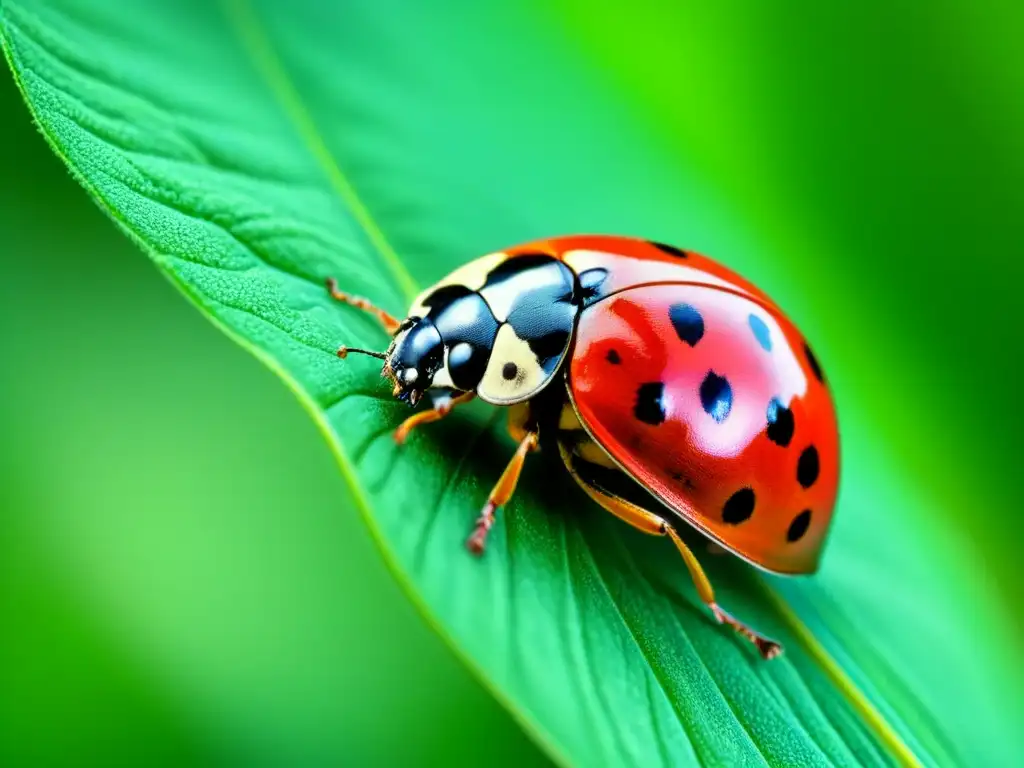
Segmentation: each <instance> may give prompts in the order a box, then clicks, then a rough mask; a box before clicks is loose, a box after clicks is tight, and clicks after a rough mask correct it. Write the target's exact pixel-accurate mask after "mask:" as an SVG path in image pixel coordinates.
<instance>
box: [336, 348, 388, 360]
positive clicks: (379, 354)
mask: <svg viewBox="0 0 1024 768" xmlns="http://www.w3.org/2000/svg"><path fill="white" fill-rule="evenodd" d="M349 352H358V353H359V354H361V355H369V356H370V357H376V358H377V359H378V360H387V356H386V355H385V354H384V353H383V352H371V351H370V350H368V349H358V348H356V347H338V357H340V358H342V359H344V358H346V357H348V353H349Z"/></svg>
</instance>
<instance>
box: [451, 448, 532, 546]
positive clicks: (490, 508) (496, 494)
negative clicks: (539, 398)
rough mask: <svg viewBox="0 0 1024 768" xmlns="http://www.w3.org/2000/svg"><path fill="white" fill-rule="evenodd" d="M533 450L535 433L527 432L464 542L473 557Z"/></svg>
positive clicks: (485, 540) (485, 537) (484, 541)
mask: <svg viewBox="0 0 1024 768" xmlns="http://www.w3.org/2000/svg"><path fill="white" fill-rule="evenodd" d="M535 450H537V433H536V432H527V433H526V435H525V436H524V437H523V439H522V440H521V441H520V443H519V447H518V448H517V449H516V452H515V455H514V456H513V457H512V460H511V461H509V463H508V466H507V467H505V471H504V472H502V473H501V478H500V479H499V480H498V482H497V483H496V484H495V486H494V488H493V489H492V490H491V495H490V496H488V497H487V503H486V504H485V505H484V508H483V510H481V512H480V517H478V518H477V520H476V527H475V528H474V529H473V533H472V534H471V535H470V537H469V538H468V539H467V540H466V546H467V547H468V548H469V551H470V552H472V553H473V554H474V555H481V554H483V551H484V545H485V544H486V543H487V533H488V532H489V531H490V530H491V527H492V526H493V525H494V513H495V512H496V511H497V510H498V507H503V506H505V505H506V504H507V503H508V500H509V499H511V498H512V494H513V493H514V492H515V490H516V483H518V482H519V474H520V473H521V472H522V471H523V464H525V463H526V456H527V454H529V453H531V452H532V451H535Z"/></svg>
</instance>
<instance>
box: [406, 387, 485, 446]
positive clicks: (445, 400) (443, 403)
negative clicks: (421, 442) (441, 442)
mask: <svg viewBox="0 0 1024 768" xmlns="http://www.w3.org/2000/svg"><path fill="white" fill-rule="evenodd" d="M474 397H475V394H474V393H473V392H463V393H462V394H461V395H458V396H456V397H452V396H451V395H447V396H444V397H439V398H437V399H436V400H434V407H433V408H432V409H430V410H429V411H420V412H419V413H415V414H413V415H412V416H410V417H409V418H408V419H406V420H405V421H403V422H402V423H401V425H400V426H399V427H398V429H396V430H395V434H394V438H395V442H396V443H398V444H399V445H401V444H402V443H404V442H405V440H406V438H408V437H409V433H410V432H412V431H413V430H414V429H416V427H418V426H420V425H421V424H429V423H431V422H434V421H440V420H441V419H443V418H444V417H445V416H447V415H448V414H449V413H451V412H452V408H454V407H455V406H456V405H459V404H461V403H468V402H469V401H470V400H472V399H473V398H474Z"/></svg>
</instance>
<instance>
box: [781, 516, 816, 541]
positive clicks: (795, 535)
mask: <svg viewBox="0 0 1024 768" xmlns="http://www.w3.org/2000/svg"><path fill="white" fill-rule="evenodd" d="M810 525H811V510H809V509H805V510H804V511H803V512H801V513H800V514H799V515H797V516H796V517H794V518H793V522H792V523H790V524H789V530H788V531H786V541H789V542H793V541H799V540H800V539H802V538H803V536H804V534H805V533H807V529H808V528H809V527H810Z"/></svg>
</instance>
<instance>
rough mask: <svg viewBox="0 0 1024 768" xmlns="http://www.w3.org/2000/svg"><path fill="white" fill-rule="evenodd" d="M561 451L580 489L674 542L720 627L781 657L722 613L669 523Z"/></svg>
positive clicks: (770, 643)
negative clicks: (610, 489)
mask: <svg viewBox="0 0 1024 768" xmlns="http://www.w3.org/2000/svg"><path fill="white" fill-rule="evenodd" d="M595 445H596V444H595ZM559 449H560V451H561V453H562V459H563V461H565V465H566V467H568V469H569V472H570V473H571V474H572V476H573V479H575V480H576V482H577V483H579V485H580V487H581V488H583V490H584V491H586V493H587V495H588V496H590V498H592V499H593V500H594V501H596V502H597V503H598V504H600V505H601V506H602V507H604V508H605V509H606V510H608V511H609V512H611V513H612V514H613V515H615V516H616V517H618V518H619V519H620V520H624V521H625V522H627V523H629V524H630V525H632V526H633V527H634V528H638V529H639V530H641V531H643V532H644V533H649V534H651V535H654V536H668V537H669V538H670V539H672V543H673V544H675V546H676V549H677V550H679V554H680V555H682V557H683V562H684V563H686V569H687V570H688V571H689V572H690V578H691V579H693V585H694V586H695V587H696V588H697V594H698V595H699V596H700V599H701V601H702V602H703V603H704V604H705V605H706V606H707V607H708V608H709V609H710V610H711V613H712V615H713V616H714V617H715V620H716V621H717V622H718V623H719V624H726V625H728V626H730V627H732V628H733V629H734V630H735V631H736V632H738V633H739V634H740V635H742V636H743V637H745V638H746V639H747V640H749V641H750V642H752V643H753V644H754V645H755V647H756V648H757V650H758V652H759V653H760V654H761V656H762V657H764V658H765V659H773V658H775V657H776V656H778V655H779V654H780V653H782V646H781V645H779V644H778V643H777V642H775V641H774V640H771V639H770V638H767V637H765V636H764V635H762V634H760V633H758V632H756V631H755V630H753V629H752V628H751V627H749V626H747V625H746V624H744V623H743V622H742V621H740V620H739V619H736V618H735V617H733V616H732V615H730V614H729V613H726V612H725V611H724V610H722V608H721V607H720V606H719V605H718V601H717V600H716V599H715V591H714V589H713V588H712V587H711V582H710V581H709V580H708V577H707V574H705V573H704V569H703V568H701V566H700V563H699V562H698V561H697V558H696V557H695V556H694V554H693V552H691V551H690V548H689V547H688V546H686V542H684V541H683V540H682V539H681V538H680V537H679V534H678V533H677V532H676V529H675V528H673V527H672V525H671V524H670V523H669V522H668V521H666V520H664V519H663V518H661V517H659V516H658V515H656V514H654V513H653V512H650V511H648V510H646V509H644V508H643V507H639V506H637V505H636V504H633V503H632V502H629V501H626V500H625V499H622V498H619V497H618V496H613V495H611V494H609V493H606V492H605V491H603V490H602V489H600V488H598V487H597V486H595V485H593V484H592V483H589V482H587V481H586V480H584V479H583V478H582V477H580V475H579V473H578V472H577V471H576V467H575V462H576V461H577V460H578V459H576V457H575V456H574V455H573V454H572V453H570V452H569V450H568V449H567V448H566V447H565V446H564V445H563V444H561V443H559Z"/></svg>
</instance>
